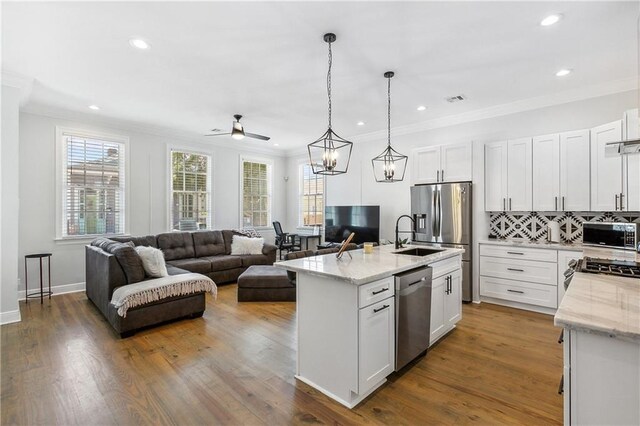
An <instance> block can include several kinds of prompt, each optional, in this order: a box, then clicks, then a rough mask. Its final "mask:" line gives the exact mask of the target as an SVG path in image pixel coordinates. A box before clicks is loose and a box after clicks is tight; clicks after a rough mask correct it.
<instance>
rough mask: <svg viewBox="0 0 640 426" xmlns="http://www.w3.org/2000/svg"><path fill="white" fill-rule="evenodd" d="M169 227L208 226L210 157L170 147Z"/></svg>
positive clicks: (182, 229)
mask: <svg viewBox="0 0 640 426" xmlns="http://www.w3.org/2000/svg"><path fill="white" fill-rule="evenodd" d="M170 216H171V229H172V230H174V231H195V230H197V229H207V228H211V157H209V156H208V155H204V154H198V153H194V152H186V151H179V150H171V213H170Z"/></svg>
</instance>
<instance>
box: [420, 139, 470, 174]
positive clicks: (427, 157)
mask: <svg viewBox="0 0 640 426" xmlns="http://www.w3.org/2000/svg"><path fill="white" fill-rule="evenodd" d="M471 163H472V144H471V142H468V143H463V144H453V145H436V146H430V147H425V148H419V149H417V150H415V151H414V154H413V181H414V183H439V182H460V181H470V180H471V179H472V168H471Z"/></svg>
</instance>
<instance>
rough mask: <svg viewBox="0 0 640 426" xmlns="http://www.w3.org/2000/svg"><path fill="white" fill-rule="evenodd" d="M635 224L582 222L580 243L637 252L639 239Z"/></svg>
mask: <svg viewBox="0 0 640 426" xmlns="http://www.w3.org/2000/svg"><path fill="white" fill-rule="evenodd" d="M638 225H639V224H637V223H619V222H584V223H583V224H582V242H583V243H584V244H586V245H590V246H598V247H609V248H614V249H623V250H637V249H638V243H639V241H638V239H639V238H640V236H639V232H638Z"/></svg>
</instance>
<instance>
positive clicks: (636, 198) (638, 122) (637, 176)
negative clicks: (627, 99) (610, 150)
mask: <svg viewBox="0 0 640 426" xmlns="http://www.w3.org/2000/svg"><path fill="white" fill-rule="evenodd" d="M623 124H624V127H623V133H624V134H623V136H624V139H625V140H631V139H638V138H640V118H639V117H638V109H632V110H630V111H627V112H625V114H624V121H623ZM623 161H624V163H623V166H624V175H623V177H624V180H623V182H622V185H623V194H626V198H624V197H623V203H622V207H623V208H624V209H625V210H628V211H640V154H628V155H626V156H625V159H624V160H623Z"/></svg>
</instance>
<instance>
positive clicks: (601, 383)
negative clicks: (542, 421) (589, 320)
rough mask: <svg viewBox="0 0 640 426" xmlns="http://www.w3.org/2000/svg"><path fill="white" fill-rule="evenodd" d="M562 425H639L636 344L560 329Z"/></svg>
mask: <svg viewBox="0 0 640 426" xmlns="http://www.w3.org/2000/svg"><path fill="white" fill-rule="evenodd" d="M563 372H564V376H563V378H562V384H563V386H561V390H564V424H565V425H638V424H640V404H639V403H638V402H639V401H640V380H639V378H640V344H638V342H637V341H636V342H631V341H625V340H620V339H618V338H611V337H609V336H603V335H600V334H596V333H586V332H580V331H576V330H569V329H565V330H564V369H563Z"/></svg>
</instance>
